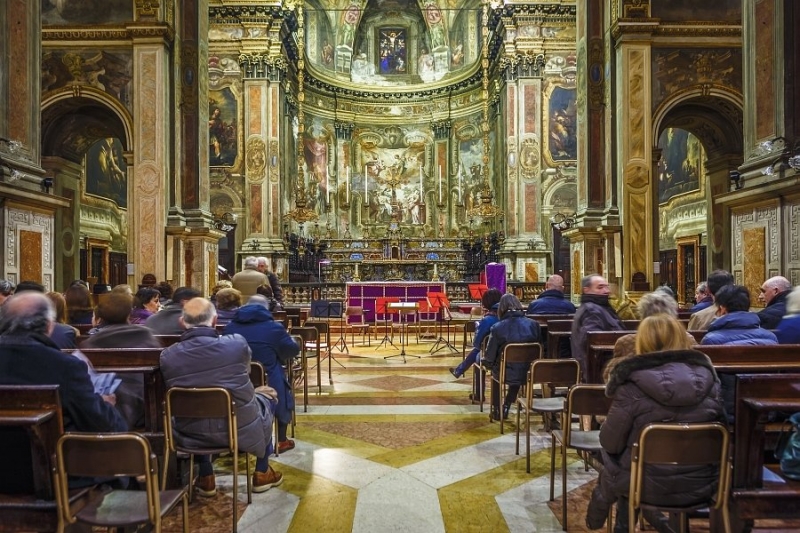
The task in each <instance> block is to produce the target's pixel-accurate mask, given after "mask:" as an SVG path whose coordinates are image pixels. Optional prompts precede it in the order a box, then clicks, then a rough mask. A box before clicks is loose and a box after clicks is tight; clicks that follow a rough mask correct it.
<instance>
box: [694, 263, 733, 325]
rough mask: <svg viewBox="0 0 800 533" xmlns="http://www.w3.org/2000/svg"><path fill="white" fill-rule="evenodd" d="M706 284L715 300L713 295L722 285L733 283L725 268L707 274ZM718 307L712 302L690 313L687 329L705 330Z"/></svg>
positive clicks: (715, 314)
mask: <svg viewBox="0 0 800 533" xmlns="http://www.w3.org/2000/svg"><path fill="white" fill-rule="evenodd" d="M706 284H707V288H708V292H709V293H710V294H711V297H712V298H714V299H715V300H716V296H715V295H716V294H717V293H718V292H719V290H720V289H721V288H722V287H724V286H726V285H733V276H732V275H731V273H730V272H728V271H727V270H715V271H713V272H712V273H711V274H709V275H708V281H707V282H706ZM718 309H719V307H717V304H716V303H714V304H713V305H710V306H708V307H706V308H705V309H703V310H701V311H698V312H696V313H695V314H693V315H692V318H690V319H689V327H688V328H687V329H689V330H690V331H694V330H707V329H708V326H709V325H710V324H711V322H712V321H713V320H714V319H715V318H717V310H718Z"/></svg>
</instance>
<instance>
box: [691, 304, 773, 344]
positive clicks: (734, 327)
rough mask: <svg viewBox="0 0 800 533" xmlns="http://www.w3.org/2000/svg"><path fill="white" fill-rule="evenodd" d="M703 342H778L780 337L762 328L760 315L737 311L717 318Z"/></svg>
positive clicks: (709, 327)
mask: <svg viewBox="0 0 800 533" xmlns="http://www.w3.org/2000/svg"><path fill="white" fill-rule="evenodd" d="M701 344H737V345H761V344H778V339H777V338H776V337H775V334H774V333H772V332H771V331H768V330H766V329H762V328H761V321H760V320H759V318H758V315H756V314H755V313H749V312H747V311H737V312H734V313H728V314H727V315H722V316H720V317H717V318H715V319H714V320H713V321H712V322H711V324H710V325H709V326H708V333H706V334H705V336H704V337H703V342H701Z"/></svg>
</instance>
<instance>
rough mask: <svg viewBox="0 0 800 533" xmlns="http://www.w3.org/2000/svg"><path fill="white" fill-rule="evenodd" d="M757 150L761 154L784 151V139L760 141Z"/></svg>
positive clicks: (776, 138)
mask: <svg viewBox="0 0 800 533" xmlns="http://www.w3.org/2000/svg"><path fill="white" fill-rule="evenodd" d="M758 148H759V150H760V151H761V153H762V154H771V153H773V152H777V151H779V150H780V151H782V150H784V149H786V139H785V138H784V137H775V138H774V139H770V140H767V141H762V142H760V143H759V144H758Z"/></svg>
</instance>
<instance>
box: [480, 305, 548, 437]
mask: <svg viewBox="0 0 800 533" xmlns="http://www.w3.org/2000/svg"><path fill="white" fill-rule="evenodd" d="M497 316H498V317H499V318H500V321H499V322H497V323H496V324H495V325H493V326H492V329H491V330H490V333H489V341H488V343H487V345H486V354H485V356H484V358H483V359H482V360H481V365H483V366H484V367H486V368H489V369H491V371H492V376H493V377H494V378H495V379H500V359H501V356H502V354H503V349H504V348H505V346H506V344H511V343H517V342H541V339H542V335H541V330H540V329H539V323H538V322H536V321H535V320H531V319H529V318H528V317H526V316H525V308H524V307H522V304H521V303H520V301H519V300H518V299H517V297H516V296H514V295H513V294H504V295H503V296H502V297H501V298H500V303H499V304H498V306H497ZM529 368H530V365H527V364H525V363H506V374H505V381H506V383H505V384H506V385H508V392H507V393H506V397H505V400H504V401H503V410H502V411H501V410H500V387H499V386H496V385H495V383H494V382H493V383H492V412H491V416H492V419H493V420H500V422H501V423H502V421H503V420H506V419H507V418H508V410H509V408H510V407H511V404H512V403H513V402H515V401H516V400H517V394H518V393H519V389H520V387H521V386H522V385H523V384H524V383H525V381H526V380H527V376H528V369H529Z"/></svg>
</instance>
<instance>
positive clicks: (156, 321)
mask: <svg viewBox="0 0 800 533" xmlns="http://www.w3.org/2000/svg"><path fill="white" fill-rule="evenodd" d="M198 296H200V291H198V290H197V289H194V288H192V287H178V288H177V289H176V290H175V293H174V294H173V295H172V300H171V301H170V303H168V304H167V305H165V306H164V308H163V309H162V310H161V311H159V312H158V313H155V314H154V315H151V316H149V317H147V320H145V321H144V325H145V326H146V327H148V328H150V330H151V331H152V332H153V334H155V335H181V334H182V333H183V331H184V329H183V326H182V325H181V322H180V319H181V315H182V313H183V305H184V304H185V303H186V302H188V301H189V300H191V299H192V298H197V297H198Z"/></svg>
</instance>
